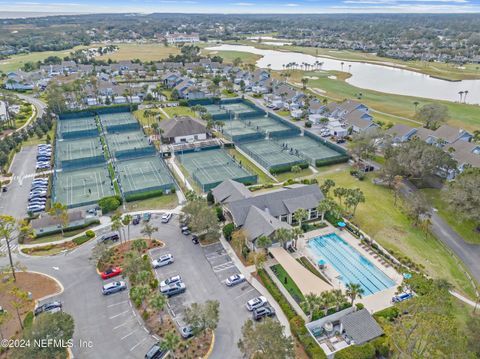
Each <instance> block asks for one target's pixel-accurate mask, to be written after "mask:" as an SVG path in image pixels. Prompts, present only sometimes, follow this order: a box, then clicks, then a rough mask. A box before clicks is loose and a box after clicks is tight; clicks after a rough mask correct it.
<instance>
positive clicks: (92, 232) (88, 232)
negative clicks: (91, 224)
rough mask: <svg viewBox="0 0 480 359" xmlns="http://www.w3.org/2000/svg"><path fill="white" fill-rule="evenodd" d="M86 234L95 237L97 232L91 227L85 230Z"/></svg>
mask: <svg viewBox="0 0 480 359" xmlns="http://www.w3.org/2000/svg"><path fill="white" fill-rule="evenodd" d="M85 235H86V236H87V237H88V238H93V237H95V232H94V231H92V230H91V229H89V230H88V231H86V232H85Z"/></svg>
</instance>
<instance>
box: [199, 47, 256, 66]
mask: <svg viewBox="0 0 480 359" xmlns="http://www.w3.org/2000/svg"><path fill="white" fill-rule="evenodd" d="M202 54H204V55H211V56H213V55H218V56H220V57H222V58H223V62H224V63H226V64H231V63H233V60H235V59H236V58H240V59H242V63H243V64H255V63H256V62H257V60H259V59H260V58H261V56H260V55H256V54H251V53H249V52H240V51H211V50H205V49H204V50H202Z"/></svg>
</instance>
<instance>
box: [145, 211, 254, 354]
mask: <svg viewBox="0 0 480 359" xmlns="http://www.w3.org/2000/svg"><path fill="white" fill-rule="evenodd" d="M177 218H178V217H176V216H174V217H173V218H172V220H171V221H170V222H169V223H168V224H157V223H158V222H156V220H155V225H158V227H159V233H161V234H160V235H158V237H159V238H161V239H162V241H164V242H165V243H166V244H167V245H166V246H165V247H164V248H157V249H154V250H152V251H150V256H151V257H152V258H157V257H159V256H160V255H161V254H166V253H171V254H172V255H173V257H174V259H175V262H174V263H173V264H170V265H167V266H165V267H161V268H158V269H156V270H155V272H156V274H157V277H158V279H159V280H160V281H162V280H164V279H166V278H168V277H170V276H173V275H177V274H179V275H181V276H182V279H183V281H184V283H185V285H186V287H187V290H186V292H185V293H182V294H179V295H177V296H174V297H171V298H170V299H169V306H170V310H171V312H172V314H173V315H174V318H175V321H176V322H177V324H178V325H179V326H182V325H184V324H185V323H184V320H183V312H184V310H185V308H186V307H188V306H189V305H190V304H192V303H195V302H197V303H203V302H205V301H207V300H218V301H219V302H220V321H219V323H218V328H217V330H216V331H215V346H214V349H213V352H212V355H211V356H210V358H211V359H224V358H232V359H234V358H241V353H240V351H239V350H238V348H237V342H238V340H239V339H240V337H241V328H242V326H243V324H244V322H245V321H246V320H247V319H250V318H251V313H250V312H248V311H247V309H246V308H245V302H246V301H247V300H249V299H251V298H253V297H256V296H259V295H260V294H259V293H258V291H257V290H256V289H254V288H253V287H252V286H251V285H250V284H249V283H247V282H245V283H243V284H241V285H238V286H236V287H233V288H229V287H227V286H226V285H225V283H224V282H225V279H226V278H227V277H228V276H230V275H232V274H237V273H240V272H239V270H238V269H237V268H236V266H235V264H234V263H233V262H232V261H231V259H230V257H229V256H228V255H226V252H225V250H224V249H223V247H222V245H221V244H220V243H215V244H213V245H208V246H205V247H201V246H200V245H195V244H193V243H192V241H191V236H188V237H186V236H184V235H183V234H181V232H180V229H179V224H178V220H177Z"/></svg>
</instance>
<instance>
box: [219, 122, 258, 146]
mask: <svg viewBox="0 0 480 359" xmlns="http://www.w3.org/2000/svg"><path fill="white" fill-rule="evenodd" d="M222 132H223V133H224V134H225V135H227V136H228V137H230V138H231V139H232V141H242V140H245V139H247V138H248V139H250V140H252V139H255V138H260V137H262V136H263V135H262V134H261V133H259V132H258V131H257V130H256V129H254V128H253V127H252V126H248V124H247V122H246V121H241V120H228V121H225V125H224V126H223V128H222Z"/></svg>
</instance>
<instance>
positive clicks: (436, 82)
mask: <svg viewBox="0 0 480 359" xmlns="http://www.w3.org/2000/svg"><path fill="white" fill-rule="evenodd" d="M207 50H213V51H240V52H249V53H252V54H257V55H261V56H262V58H261V59H259V60H258V61H257V66H259V67H262V68H267V67H268V65H270V67H271V69H272V70H283V69H284V66H285V65H286V64H290V63H297V64H299V65H301V64H303V63H307V64H310V65H313V64H315V62H317V61H319V62H321V63H323V65H322V66H321V69H322V70H337V71H342V70H343V71H345V72H350V73H351V74H352V76H351V77H350V78H349V79H347V82H348V83H349V84H351V85H353V86H356V87H359V88H362V89H368V90H374V91H379V92H384V93H390V94H395V95H406V96H413V97H424V98H430V99H435V100H446V101H457V102H458V101H459V99H460V95H459V92H460V91H464V92H465V91H468V93H467V96H466V102H467V103H470V104H480V80H463V81H457V82H453V81H446V80H440V79H436V78H433V77H430V76H428V75H424V74H420V73H418V72H414V71H410V70H404V69H400V68H395V67H391V66H387V65H385V66H383V65H375V64H369V63H362V62H353V61H341V60H336V59H331V58H328V57H320V56H312V55H306V54H302V53H298V52H291V51H276V50H262V49H257V48H255V47H253V46H244V45H220V46H214V47H208V48H207Z"/></svg>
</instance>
